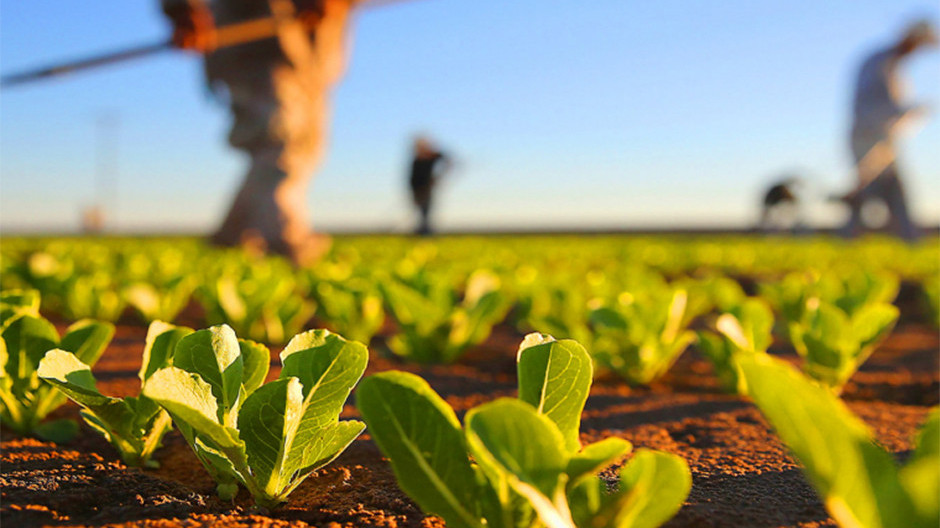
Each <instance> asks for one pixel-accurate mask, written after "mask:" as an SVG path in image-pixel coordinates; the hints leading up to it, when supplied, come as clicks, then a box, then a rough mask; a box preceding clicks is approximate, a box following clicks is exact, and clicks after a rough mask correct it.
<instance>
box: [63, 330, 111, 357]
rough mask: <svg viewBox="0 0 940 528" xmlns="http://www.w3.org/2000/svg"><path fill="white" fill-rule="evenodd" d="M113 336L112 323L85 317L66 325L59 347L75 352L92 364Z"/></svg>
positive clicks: (77, 355)
mask: <svg viewBox="0 0 940 528" xmlns="http://www.w3.org/2000/svg"><path fill="white" fill-rule="evenodd" d="M113 336H114V325H113V324H111V323H106V322H102V321H91V320H87V319H86V320H83V321H78V322H77V323H75V324H73V325H72V326H69V327H68V329H67V330H66V332H65V336H63V337H62V342H60V343H59V348H61V349H62V350H67V351H69V352H71V353H73V354H75V357H76V358H78V360H79V361H81V362H83V363H85V364H86V365H94V364H95V363H97V362H98V358H100V357H101V354H102V353H104V349H105V347H107V346H108V343H110V342H111V337H113Z"/></svg>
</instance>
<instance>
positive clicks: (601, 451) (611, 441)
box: [565, 437, 633, 487]
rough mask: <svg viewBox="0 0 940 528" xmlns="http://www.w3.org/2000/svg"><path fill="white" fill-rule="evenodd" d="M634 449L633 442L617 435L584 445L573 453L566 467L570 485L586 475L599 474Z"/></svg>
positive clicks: (575, 483) (573, 484)
mask: <svg viewBox="0 0 940 528" xmlns="http://www.w3.org/2000/svg"><path fill="white" fill-rule="evenodd" d="M632 449H633V444H631V443H630V442H628V441H626V440H624V439H623V438H617V437H611V438H605V439H603V440H601V441H600V442H595V443H593V444H589V445H586V446H584V449H582V450H581V452H580V453H577V454H575V455H572V456H571V458H570V459H569V460H568V467H567V468H565V473H567V474H568V486H569V487H573V486H575V485H577V484H578V482H579V481H580V480H582V479H583V478H584V477H587V476H590V475H594V474H597V473H598V472H599V471H602V470H603V469H604V468H606V467H607V466H609V465H611V464H613V463H614V462H615V461H616V460H617V459H618V458H620V457H622V456H624V455H626V454H627V453H629V452H630V451H631V450H632Z"/></svg>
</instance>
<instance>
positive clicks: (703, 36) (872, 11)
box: [0, 0, 940, 232]
mask: <svg viewBox="0 0 940 528" xmlns="http://www.w3.org/2000/svg"><path fill="white" fill-rule="evenodd" d="M924 16H927V17H930V18H931V19H932V20H934V23H935V25H936V23H937V20H938V19H940V9H938V8H937V4H936V2H935V1H913V0H877V1H876V0H867V1H858V0H851V1H850V0H832V1H826V2H818V1H814V0H790V1H786V2H784V1H772V2H754V1H753V0H725V1H722V2H703V1H693V0H664V1H659V2H626V1H623V0H590V1H575V0H568V1H557V0H514V1H507V2H497V1H490V2H483V1H480V0H410V1H408V0H403V1H401V2H398V3H394V4H392V5H385V6H382V7H376V8H372V9H369V10H363V11H361V12H360V13H358V15H357V17H356V21H355V24H354V31H353V35H352V37H353V49H352V53H351V62H350V65H349V70H348V72H347V74H346V76H345V78H344V80H343V81H342V82H341V83H340V84H339V85H338V87H337V88H336V90H335V93H334V97H333V101H334V106H333V119H332V125H331V133H330V144H329V148H328V154H327V156H326V159H325V160H324V162H323V164H322V165H321V167H320V168H319V169H318V171H317V174H316V177H315V179H314V181H313V185H312V187H311V192H310V195H309V202H310V204H311V208H312V214H313V221H314V224H315V226H319V227H323V228H328V229H345V228H376V229H398V230H403V229H407V228H408V227H409V226H410V220H411V217H410V212H409V210H408V204H409V202H408V199H407V196H406V194H405V184H404V179H405V174H404V172H405V166H406V163H407V161H408V158H407V157H408V154H409V147H410V141H411V138H412V136H413V135H414V134H415V133H416V132H425V133H427V134H429V135H431V136H432V137H434V138H436V139H437V140H438V142H439V143H440V144H441V146H442V147H443V148H445V149H447V150H448V151H449V152H451V153H452V154H453V155H454V156H455V157H456V158H457V160H458V162H459V167H458V170H457V171H456V172H455V173H454V174H453V178H452V179H451V181H450V182H449V183H447V184H446V185H445V186H444V187H443V188H442V189H441V193H440V202H439V213H440V214H439V220H440V224H441V225H442V226H443V227H445V228H446V227H450V228H461V227H489V226H493V225H512V226H557V225H561V224H564V223H572V224H577V225H585V226H587V225H605V226H615V225H622V226H625V227H631V226H659V225H664V224H679V225H696V224H698V225H701V224H725V225H729V224H730V225H742V226H743V225H744V224H748V223H751V222H753V221H754V219H755V218H756V215H757V204H758V200H759V197H760V195H761V192H762V189H763V188H764V187H765V186H766V185H767V184H768V183H770V182H771V181H772V180H773V179H774V178H776V177H778V176H780V175H782V174H783V173H785V172H788V171H798V172H801V173H802V174H803V175H804V176H805V177H806V179H807V185H806V188H805V192H806V195H807V198H809V199H810V200H811V201H810V203H808V204H807V209H809V212H810V213H811V216H812V218H813V219H815V220H817V221H819V222H830V223H831V222H836V221H839V219H840V214H839V213H840V211H838V210H835V209H833V206H830V205H826V204H825V203H823V202H822V197H823V196H825V194H826V193H828V192H830V191H833V190H837V189H840V188H847V187H848V186H849V184H850V183H851V181H852V178H853V176H852V175H851V170H852V167H851V163H850V159H849V154H848V149H847V138H846V136H847V127H848V118H849V103H850V96H851V89H852V86H853V83H854V76H855V73H856V70H857V67H858V63H859V61H860V60H861V59H862V58H863V57H864V55H865V54H866V53H867V52H869V51H872V50H873V49H875V48H877V47H878V46H882V45H886V44H888V43H889V42H891V41H893V40H894V39H895V38H896V37H897V35H898V33H899V32H900V31H901V30H902V29H903V28H904V27H905V25H906V24H907V23H908V22H909V21H910V20H912V19H914V18H920V17H924ZM168 31H169V28H168V25H167V23H166V21H165V20H163V18H162V16H161V14H160V12H159V6H158V2H157V0H149V1H148V0H136V1H127V0H96V1H95V2H87V1H80V0H43V1H41V2H35V1H34V2H25V1H18V2H16V1H11V0H8V1H6V2H3V3H2V7H0V68H2V71H3V72H4V73H10V72H14V71H18V70H22V69H24V68H29V67H33V66H39V65H45V64H47V63H50V62H57V61H59V60H62V59H69V58H75V57H82V56H85V55H89V54H94V53H97V52H103V51H110V50H114V49H118V48H121V47H123V46H130V45H134V44H137V43H146V42H150V41H158V40H160V39H163V38H165V37H166V35H167V34H168ZM938 66H940V53H938V52H937V51H936V49H934V50H931V51H928V52H926V53H920V54H919V55H917V56H915V57H914V58H912V59H911V60H910V61H909V62H908V64H907V65H906V67H905V75H906V76H907V78H908V79H909V82H910V85H911V88H912V96H913V97H912V98H913V99H914V100H918V101H922V102H926V103H928V104H930V105H931V106H933V107H934V109H937V108H940V67H938ZM102 116H109V117H107V119H110V120H111V122H113V123H116V125H112V127H111V129H110V130H111V132H113V133H114V134H115V135H116V137H115V138H114V139H113V145H115V149H114V151H115V152H116V154H115V155H116V165H115V166H116V175H117V184H116V186H115V188H114V191H113V195H114V197H115V199H114V200H113V209H112V210H111V211H110V219H109V220H110V226H111V227H112V228H115V229H117V230H159V229H177V230H208V229H211V228H212V227H213V226H214V225H215V223H216V222H218V221H219V220H220V218H221V216H222V214H223V213H224V212H225V210H226V208H227V206H228V204H229V201H230V200H231V197H232V194H233V193H234V190H235V189H236V187H237V185H238V183H239V181H240V180H241V177H242V171H243V166H244V163H245V159H244V158H243V157H242V155H241V154H239V153H237V152H236V151H233V150H231V149H230V148H229V147H228V146H227V145H226V143H225V136H226V133H227V127H228V115H227V109H226V108H225V107H224V106H220V105H219V104H217V103H214V102H213V101H212V100H210V99H209V97H208V96H207V94H206V91H205V89H204V85H203V79H202V75H201V64H200V60H199V58H198V57H196V56H192V55H186V54H183V53H180V52H167V53H164V54H162V55H160V56H157V57H153V58H150V59H145V60H139V61H135V62H131V63H127V64H125V65H122V66H117V67H109V68H106V69H102V70H97V71H94V72H88V73H84V74H77V75H73V76H71V77H67V78H63V79H60V80H55V81H49V82H43V83H36V84H33V85H29V86H22V87H19V88H11V89H7V90H4V91H3V92H2V93H0V178H2V180H0V229H4V230H6V231H7V232H10V231H14V230H21V229H25V228H29V229H34V230H35V229H56V230H63V229H69V228H72V229H74V227H75V226H76V225H77V220H78V218H79V215H80V211H81V209H82V208H83V207H84V206H86V205H87V204H89V203H91V202H92V201H93V200H94V197H95V173H96V169H95V167H96V142H97V141H98V138H101V137H105V138H106V136H103V134H102V133H101V127H100V126H99V125H97V123H99V122H100V121H101V120H102ZM104 141H105V142H107V141H112V140H108V139H107V138H106V139H105V140H104ZM938 145H940V120H938V119H936V116H935V118H934V119H933V120H932V121H931V122H929V123H927V125H926V127H925V128H924V129H923V130H922V131H921V132H920V133H919V134H918V135H917V136H915V137H912V138H909V139H907V140H905V141H904V142H903V145H902V150H901V156H902V157H903V158H902V161H903V167H904V168H905V169H906V177H907V181H906V183H907V185H908V191H909V194H910V198H911V202H912V208H913V212H914V214H915V215H916V217H917V219H918V220H920V221H922V222H929V223H932V224H936V223H937V222H940V148H938Z"/></svg>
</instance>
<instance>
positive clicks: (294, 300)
mask: <svg viewBox="0 0 940 528" xmlns="http://www.w3.org/2000/svg"><path fill="white" fill-rule="evenodd" d="M210 273H211V276H209V277H207V278H206V279H205V280H204V281H203V283H202V285H201V286H200V288H199V289H198V290H197V292H198V299H199V301H200V303H201V304H202V306H203V308H204V309H205V311H206V320H207V321H209V323H210V324H223V323H224V324H228V325H230V326H232V328H234V329H235V331H236V332H237V333H238V334H239V335H243V336H245V337H247V338H248V339H253V340H255V341H261V342H265V343H273V344H279V343H284V342H285V341H287V339H288V337H289V336H292V335H294V334H296V333H297V332H300V330H301V329H303V327H304V325H305V324H306V323H307V321H309V320H310V318H311V317H313V314H314V312H316V304H315V303H314V302H313V301H311V300H308V299H306V298H305V297H304V296H303V295H301V293H300V291H299V288H298V285H297V279H296V277H295V276H294V274H293V272H292V271H291V269H290V268H289V267H288V265H287V263H286V262H282V261H276V260H273V259H272V260H265V261H261V262H257V263H246V262H241V261H238V260H223V261H221V263H220V264H219V268H218V269H214V270H211V271H210Z"/></svg>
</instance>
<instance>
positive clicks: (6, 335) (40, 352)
mask: <svg viewBox="0 0 940 528" xmlns="http://www.w3.org/2000/svg"><path fill="white" fill-rule="evenodd" d="M3 340H4V342H5V343H6V348H7V361H6V373H7V374H8V375H9V376H10V377H11V378H12V380H13V391H14V393H21V392H22V391H24V390H26V389H27V388H28V387H29V386H30V385H31V382H30V379H31V378H32V376H33V374H34V372H35V370H36V367H37V366H38V365H39V361H40V360H41V359H42V357H43V356H44V355H45V354H46V351H48V350H50V349H52V348H56V346H58V344H59V334H58V333H57V332H56V330H55V327H54V326H52V323H50V322H49V321H46V320H45V319H42V318H39V317H33V316H31V315H24V316H22V317H19V318H17V319H16V320H14V321H13V322H12V323H10V324H9V325H7V327H6V328H5V329H4V330H3Z"/></svg>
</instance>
